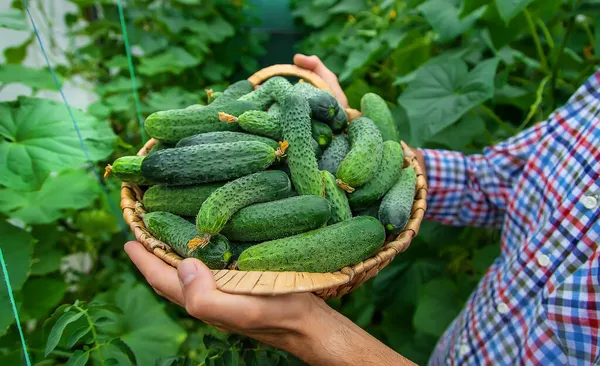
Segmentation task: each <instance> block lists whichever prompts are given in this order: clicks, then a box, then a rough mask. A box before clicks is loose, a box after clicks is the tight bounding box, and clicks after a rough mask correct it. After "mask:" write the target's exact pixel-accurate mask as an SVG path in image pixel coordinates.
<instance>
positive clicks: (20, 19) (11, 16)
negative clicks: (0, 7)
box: [0, 9, 28, 30]
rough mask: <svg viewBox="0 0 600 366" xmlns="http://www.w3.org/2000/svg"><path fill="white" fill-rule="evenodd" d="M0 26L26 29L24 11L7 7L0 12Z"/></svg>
mask: <svg viewBox="0 0 600 366" xmlns="http://www.w3.org/2000/svg"><path fill="white" fill-rule="evenodd" d="M0 28H8V29H15V30H26V29H28V27H27V20H26V19H25V13H24V12H23V11H21V10H19V9H8V10H5V11H3V12H0Z"/></svg>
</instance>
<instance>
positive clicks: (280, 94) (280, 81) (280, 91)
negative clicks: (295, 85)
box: [261, 76, 292, 103]
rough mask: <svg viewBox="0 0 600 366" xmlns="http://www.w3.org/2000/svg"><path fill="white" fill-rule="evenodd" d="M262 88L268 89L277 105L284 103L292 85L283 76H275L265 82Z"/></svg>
mask: <svg viewBox="0 0 600 366" xmlns="http://www.w3.org/2000/svg"><path fill="white" fill-rule="evenodd" d="M261 87H266V88H267V90H268V91H269V93H271V96H272V97H273V99H274V100H275V101H276V102H277V103H281V102H283V99H284V98H285V96H286V95H287V93H288V92H289V91H290V90H291V89H292V83H290V82H289V81H288V80H287V79H286V78H284V77H282V76H274V77H272V78H270V79H269V80H267V81H265V82H264V83H263V85H262V86H261Z"/></svg>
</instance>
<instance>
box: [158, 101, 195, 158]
mask: <svg viewBox="0 0 600 366" xmlns="http://www.w3.org/2000/svg"><path fill="white" fill-rule="evenodd" d="M188 108H189V107H188ZM174 147H175V145H173V144H169V143H167V142H164V141H158V142H156V144H154V146H152V149H151V150H150V152H148V155H150V154H152V153H153V152H157V151H160V150H165V149H171V148H174Z"/></svg>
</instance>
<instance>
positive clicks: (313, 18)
mask: <svg viewBox="0 0 600 366" xmlns="http://www.w3.org/2000/svg"><path fill="white" fill-rule="evenodd" d="M327 9H329V6H327V5H317V4H316V3H314V2H312V1H302V2H299V3H298V5H297V6H296V9H295V10H294V11H293V12H292V16H293V17H298V18H302V20H304V22H305V23H306V25H308V26H309V27H313V28H319V27H322V26H324V25H325V24H327V22H328V21H329V19H330V18H331V14H329V12H328V11H327Z"/></svg>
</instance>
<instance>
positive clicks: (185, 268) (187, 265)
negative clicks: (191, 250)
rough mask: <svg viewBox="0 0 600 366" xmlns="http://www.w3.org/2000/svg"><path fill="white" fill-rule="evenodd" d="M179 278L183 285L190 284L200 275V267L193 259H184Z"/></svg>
mask: <svg viewBox="0 0 600 366" xmlns="http://www.w3.org/2000/svg"><path fill="white" fill-rule="evenodd" d="M178 272H179V279H180V280H181V283H183V285H184V286H185V285H188V284H189V283H190V282H192V281H193V280H194V279H195V278H196V277H197V276H198V269H197V268H196V266H195V265H194V263H193V262H192V261H186V260H184V261H182V262H181V263H180V264H179V271H178Z"/></svg>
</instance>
